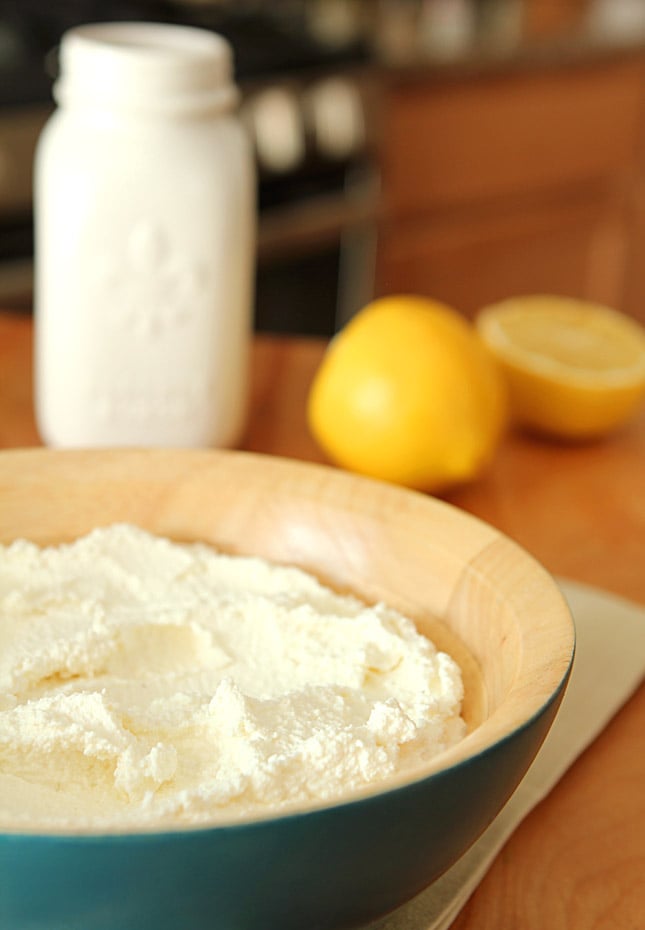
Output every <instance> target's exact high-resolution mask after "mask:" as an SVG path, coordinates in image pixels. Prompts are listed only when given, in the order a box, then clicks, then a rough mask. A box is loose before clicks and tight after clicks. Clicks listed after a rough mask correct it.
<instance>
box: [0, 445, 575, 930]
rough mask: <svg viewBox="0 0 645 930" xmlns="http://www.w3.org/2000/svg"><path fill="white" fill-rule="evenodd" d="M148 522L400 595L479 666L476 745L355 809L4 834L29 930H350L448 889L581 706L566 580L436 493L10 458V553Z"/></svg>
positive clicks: (134, 457) (472, 682)
mask: <svg viewBox="0 0 645 930" xmlns="http://www.w3.org/2000/svg"><path fill="white" fill-rule="evenodd" d="M115 522H131V523H135V524H137V525H139V526H141V527H143V528H145V529H148V530H150V531H152V532H154V533H158V534H163V535H166V536H169V537H172V538H174V539H177V540H195V539H198V540H202V541H206V542H210V543H213V544H214V545H216V546H217V547H218V548H219V549H222V550H225V551H229V552H234V553H241V554H253V555H259V556H262V557H264V558H267V559H270V560H272V561H275V562H282V563H289V564H293V565H297V566H300V567H302V568H304V569H306V570H307V571H310V572H312V573H314V574H315V575H317V576H318V577H319V578H320V579H321V580H322V581H323V582H325V583H327V584H329V585H330V586H332V587H334V588H336V589H338V590H342V591H351V592H353V593H355V594H357V595H358V596H360V597H361V598H363V599H364V600H367V601H369V602H374V601H377V600H383V601H386V602H387V603H389V604H391V605H392V606H394V607H396V608H398V609H400V610H401V611H403V612H404V613H406V614H408V615H409V616H411V617H413V618H414V620H415V621H416V623H417V625H418V627H419V629H420V630H421V631H422V632H425V633H427V634H428V635H429V636H430V637H431V638H432V639H433V640H434V641H435V643H436V644H437V645H438V646H439V647H440V648H442V649H444V650H446V651H448V652H449V653H451V654H452V655H453V657H454V658H455V659H456V660H457V661H458V662H459V663H460V665H461V668H462V672H463V674H464V682H465V687H466V698H465V704H464V715H465V717H466V720H467V723H468V734H467V736H466V737H465V738H464V739H463V740H462V741H461V742H459V743H458V744H457V745H455V746H454V747H452V748H451V749H449V750H447V751H446V752H444V753H442V754H441V755H439V756H438V757H436V758H435V759H433V760H431V761H430V762H429V763H428V764H427V765H425V766H424V767H423V768H421V767H419V768H417V769H415V770H414V771H412V772H407V773H405V775H402V774H399V775H397V776H396V777H393V778H392V779H391V780H390V781H389V782H388V783H387V784H385V785H384V784H379V785H378V786H377V787H372V788H370V789H366V790H364V791H362V792H360V793H357V794H356V795H353V796H352V797H350V798H348V799H346V800H343V802H342V803H337V804H327V805H322V804H321V805H319V806H317V807H311V808H308V809H307V810H301V809H298V808H296V807H294V809H293V810H289V811H287V812H286V813H285V812H282V813H281V814H280V815H279V816H276V817H270V818H267V817H260V818H257V819H255V820H249V821H245V822H243V823H239V822H238V823H231V824H225V825H221V826H214V827H208V826H207V827H197V828H194V829H181V830H177V831H167V830H166V831H165V832H158V833H154V832H153V833H150V832H148V833H138V834H137V833H123V834H114V833H113V834H106V835H103V836H97V835H87V834H66V835H63V834H60V835H53V834H27V833H24V834H17V833H6V834H4V835H3V836H2V837H0V875H1V876H2V882H1V884H0V926H3V927H4V926H7V927H11V930H27V928H29V930H41V928H42V930H45V928H46V930H108V928H109V930H115V928H117V927H118V928H119V930H146V928H148V927H149V928H153V927H154V928H155V930H171V928H172V930H175V928H177V927H181V928H182V930H206V928H208V930H212V928H213V927H215V926H217V927H221V928H235V930H267V928H271V927H280V928H281V930H290V928H293V930H303V928H310V927H314V926H315V927H317V928H319V930H324V928H327V930H339V928H342V927H354V926H359V925H360V924H362V923H365V922H367V921H370V920H374V919H375V918H377V917H378V916H380V915H382V914H384V913H386V912H387V911H389V910H391V909H392V908H394V907H396V906H398V905H400V904H402V903H403V902H404V901H406V900H407V899H409V898H410V897H412V896H413V895H414V894H416V893H417V892H419V891H420V890H421V889H422V888H424V887H426V886H427V885H428V884H430V883H431V882H432V881H433V880H434V879H435V878H436V877H438V875H440V874H441V872H443V871H444V870H445V869H446V868H448V867H449V866H450V865H452V864H453V863H454V862H455V861H456V859H457V858H458V857H459V856H460V855H461V854H462V853H463V852H464V851H465V850H466V849H467V848H468V847H469V846H470V845H471V844H472V843H473V842H474V840H475V839H476V838H477V837H478V836H479V834H480V833H481V832H482V831H483V830H484V829H485V827H486V826H487V825H488V824H489V823H490V822H491V820H492V819H493V818H494V817H495V815H496V814H497V813H498V812H499V810H500V809H501V807H502V806H503V804H504V803H505V802H506V800H507V799H508V797H509V796H510V794H511V793H512V791H513V790H514V788H515V787H516V785H517V783H518V782H519V780H520V779H521V777H522V776H523V774H524V773H525V771H526V769H527V768H528V766H529V764H530V762H531V761H532V759H533V757H534V755H535V753H536V752H537V750H538V748H539V746H540V744H541V742H542V740H543V739H544V736H545V735H546V733H547V731H548V729H549V726H550V725H551V723H552V720H553V718H554V716H555V713H556V710H557V707H558V704H559V702H560V699H561V697H562V694H563V691H564V688H565V685H566V681H567V679H568V675H569V672H570V666H571V662H572V657H573V649H574V630H573V623H572V620H571V617H570V615H569V612H568V610H567V607H566V604H565V602H564V599H563V598H562V596H561V595H560V593H559V591H558V589H557V587H556V585H555V583H554V581H553V580H552V578H551V577H550V576H549V574H548V573H547V572H546V571H545V570H544V569H543V568H542V567H541V566H540V565H539V564H538V563H537V562H536V561H535V560H534V559H532V558H531V557H530V556H529V555H528V554H527V553H526V552H524V551H523V550H522V549H520V548H519V547H518V546H517V545H515V544H514V543H512V542H511V541H510V540H508V539H507V538H505V537H504V536H502V535H501V534H500V533H499V532H497V531H496V530H495V529H493V528H492V527H490V526H488V525H486V524H484V523H482V522H480V521H478V520H476V519H475V518H473V517H471V516H469V515H467V514H465V513H463V512H461V511H459V510H457V509H456V508H454V507H451V506H450V505H448V504H445V503H443V502H441V501H438V500H436V499H433V498H430V497H427V496H425V495H422V494H418V493H415V492H411V491H406V490H403V489H400V488H397V487H394V486H391V485H388V484H384V483H380V482H375V481H371V480H368V479H364V478H359V477H356V476H353V475H349V474H346V473H344V472H341V471H338V470H335V469H332V468H327V467H324V466H317V465H308V464H304V463H299V462H295V461H288V460H282V459H277V458H273V457H269V456H261V455H254V454H248V453H241V452H228V451H226V452H223V451H222V452H220V451H191V450H168V451H166V450H103V451H50V450H25V451H12V452H2V453H0V541H1V542H3V543H6V542H8V541H10V540H12V539H15V538H18V537H24V538H28V539H31V540H33V541H35V542H37V543H40V544H50V543H58V542H62V541H68V540H71V539H74V538H76V537H77V536H79V535H82V534H84V533H86V532H88V531H89V530H91V529H92V528H94V527H96V526H101V525H109V524H111V523H115Z"/></svg>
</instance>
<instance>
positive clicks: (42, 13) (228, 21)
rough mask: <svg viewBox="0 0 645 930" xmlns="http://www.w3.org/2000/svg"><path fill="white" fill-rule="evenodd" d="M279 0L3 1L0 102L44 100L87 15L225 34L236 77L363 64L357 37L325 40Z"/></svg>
mask: <svg viewBox="0 0 645 930" xmlns="http://www.w3.org/2000/svg"><path fill="white" fill-rule="evenodd" d="M260 7H262V9H261V8H260ZM279 8H280V4H279V3H277V4H269V3H265V4H259V3H258V2H255V3H244V2H236V3H224V4H223V3H217V4H207V3H193V4H191V3H186V2H171V0H139V2H125V0H56V2H55V3H51V4H49V3H45V2H43V0H0V106H14V105H15V106H21V105H25V104H30V103H46V102H49V101H50V99H51V82H52V78H53V75H54V73H55V70H56V47H57V46H58V43H59V42H60V38H61V36H62V34H63V33H64V32H65V31H66V30H67V29H70V28H72V27H73V26H76V25H80V24H81V23H88V22H104V21H118V20H143V21H149V22H167V23H175V24H181V25H191V26H198V27H201V28H205V29H212V30H213V31H215V32H218V33H220V34H221V35H224V36H225V37H226V38H227V39H229V41H230V42H231V45H232V47H233V51H234V56H235V71H236V77H237V80H238V81H239V82H242V83H244V82H250V81H256V80H264V79H271V78H275V77H282V76H285V75H289V74H293V73H302V72H305V71H309V70H329V69H332V68H333V67H338V66H342V65H347V64H352V63H360V62H361V61H365V60H367V58H368V57H369V52H368V49H367V46H366V45H363V44H362V43H360V42H357V43H351V44H348V45H345V46H342V47H336V46H333V47H332V46H328V45H325V44H323V43H321V42H320V41H318V40H316V39H315V38H314V37H313V36H312V35H311V33H310V32H309V31H308V30H307V28H306V24H305V22H304V20H303V18H302V17H299V16H294V15H293V13H292V14H291V15H290V16H287V15H286V13H281V12H280V9H279Z"/></svg>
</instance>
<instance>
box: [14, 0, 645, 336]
mask: <svg viewBox="0 0 645 930" xmlns="http://www.w3.org/2000/svg"><path fill="white" fill-rule="evenodd" d="M126 19H138V20H152V21H163V22H175V23H185V24H189V25H197V26H202V27H204V28H207V29H213V30H215V31H217V32H220V33H222V34H223V35H225V36H227V37H228V38H229V39H230V41H231V43H232V45H233V49H234V53H235V61H236V73H237V79H238V82H239V83H240V85H241V88H242V92H243V95H242V112H243V116H244V120H245V123H246V125H247V127H248V131H249V133H250V135H251V137H252V141H253V145H254V149H255V154H256V160H257V166H258V197H259V206H260V233H259V243H258V265H257V281H256V285H257V287H256V292H257V296H256V316H255V325H256V329H258V330H260V331H262V330H265V331H274V332H291V333H302V334H318V335H329V334H331V333H333V332H334V331H336V330H337V329H338V328H339V327H340V326H342V325H343V324H344V322H346V320H347V319H348V318H349V317H350V316H351V315H352V314H353V313H354V312H355V311H356V310H357V309H358V308H359V307H361V306H362V305H363V304H365V303H366V302H367V301H368V300H369V299H371V298H372V297H373V296H376V295H381V294H387V293H396V292H407V293H411V292H414V293H420V294H427V295H430V296H433V297H435V298H438V299H441V300H444V301H446V302H448V303H450V304H453V305H454V306H455V307H457V308H458V309H460V310H461V311H462V312H464V313H465V314H467V315H473V314H474V313H475V312H476V311H477V310H478V309H479V308H480V307H481V306H483V305H484V304H486V303H489V302H492V301H496V300H500V299H503V298H505V297H507V296H509V295H512V294H519V293H531V292H533V293H535V292H553V293H560V294H567V295H571V296H576V297H581V298H587V299H592V300H596V301H600V302H604V303H608V304H611V305H612V306H615V307H617V308H619V309H622V310H624V311H626V312H627V313H629V314H631V315H633V316H635V317H637V318H639V319H640V320H641V321H645V271H644V270H643V269H644V267H645V266H644V262H643V257H644V256H645V157H644V155H645V152H644V151H643V142H644V138H643V136H644V130H645V109H644V107H643V103H644V93H643V92H644V89H645V0H273V2H268V0H266V2H259V0H255V2H251V0H228V2H227V0H201V2H196V0H192V2H188V0H173V2H161V0H139V2H126V0H59V2H56V3H55V4H54V3H52V4H45V3H43V2H41V0H14V2H9V0H0V306H4V307H8V308H9V307H11V308H20V309H23V310H24V311H25V312H29V311H30V310H31V302H32V265H33V235H32V219H33V218H32V193H31V184H32V174H31V169H32V161H33V153H34V146H35V143H36V140H37V137H38V134H39V132H40V130H41V127H42V125H43V123H44V121H45V120H46V118H47V116H48V115H49V113H50V112H51V109H52V106H53V104H52V98H51V85H52V81H53V79H54V77H55V75H56V69H57V45H58V42H59V40H60V37H61V35H62V33H63V32H64V31H65V30H66V29H68V28H70V27H71V26H74V25H77V24H79V23H83V22H91V21H105V20H126Z"/></svg>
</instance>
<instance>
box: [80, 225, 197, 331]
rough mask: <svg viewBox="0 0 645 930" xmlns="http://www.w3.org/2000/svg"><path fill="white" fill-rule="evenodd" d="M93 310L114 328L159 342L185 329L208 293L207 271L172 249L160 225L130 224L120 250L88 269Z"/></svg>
mask: <svg viewBox="0 0 645 930" xmlns="http://www.w3.org/2000/svg"><path fill="white" fill-rule="evenodd" d="M88 273H89V276H90V280H91V282H92V289H93V290H94V291H95V295H96V305H98V306H99V307H104V308H105V312H106V316H107V318H108V319H109V321H110V323H111V324H112V325H113V326H116V327H117V328H118V329H121V330H125V331H127V332H128V333H130V334H131V335H133V336H135V337H136V338H159V337H161V336H162V335H165V334H167V333H169V332H173V331H175V330H176V329H180V328H182V327H183V326H185V325H187V324H189V323H190V322H191V320H193V319H194V318H195V316H196V314H198V312H199V309H200V304H201V303H202V302H203V300H204V298H205V296H206V293H207V272H206V269H205V267H204V266H203V265H202V264H200V263H197V262H195V261H193V260H191V259H190V258H189V257H188V256H187V255H183V254H182V253H181V252H180V251H176V250H174V249H173V246H172V243H171V241H170V238H169V236H167V235H166V233H165V232H164V231H163V229H162V228H161V227H160V225H159V224H158V223H155V222H154V221H152V220H148V219H142V220H139V221H138V222H137V223H135V224H134V226H133V228H132V230H131V232H130V233H129V235H128V236H127V237H126V239H125V241H124V242H123V243H122V245H121V248H119V247H117V249H116V250H115V251H114V252H112V253H111V254H103V255H102V256H100V257H99V258H97V259H96V260H95V261H94V263H93V265H92V266H91V267H90V269H88Z"/></svg>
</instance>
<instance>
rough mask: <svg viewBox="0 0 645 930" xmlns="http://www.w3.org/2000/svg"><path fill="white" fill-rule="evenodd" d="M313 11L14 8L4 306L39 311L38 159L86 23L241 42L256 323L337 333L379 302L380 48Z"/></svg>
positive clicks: (2, 232) (1, 259) (7, 92)
mask: <svg viewBox="0 0 645 930" xmlns="http://www.w3.org/2000/svg"><path fill="white" fill-rule="evenodd" d="M306 8H307V3H306V0H302V2H301V3H297V2H294V0H282V2H275V3H271V4H268V3H261V2H259V0H255V2H251V0H237V2H235V0H232V2H224V0H212V2H208V0H201V2H197V0H195V2H185V0H173V2H170V0H139V2H124V0H57V2H56V3H55V4H54V3H52V4H45V3H43V2H42V0H3V2H1V3H0V305H2V306H6V307H12V308H16V309H24V310H26V311H29V310H30V309H31V300H32V267H33V216H32V163H33V155H34V150H35V145H36V141H37V139H38V136H39V134H40V131H41V129H42V126H43V124H44V122H45V121H46V119H47V117H48V116H49V114H50V113H51V110H52V108H53V102H52V96H51V89H52V82H53V80H54V79H55V76H56V73H57V48H58V44H59V42H60V38H61V36H62V34H63V33H64V32H65V31H66V30H67V29H69V28H72V27H73V26H75V25H79V24H81V23H86V22H101V21H118V20H144V21H155V22H169V23H175V24H183V25H191V26H197V27H200V28H205V29H210V30H213V31H215V32H218V33H220V34H221V35H224V36H225V37H226V38H227V39H228V40H229V41H230V43H231V45H232V48H233V52H234V58H235V71H236V78H237V81H238V84H239V85H240V87H241V90H242V104H241V114H242V118H243V119H244V121H245V124H246V126H247V128H248V131H249V134H250V135H251V138H252V140H253V144H254V148H255V153H256V160H257V168H258V178H259V181H258V202H259V206H260V224H259V243H258V263H257V264H258V270H257V282H256V283H257V287H256V291H257V301H256V328H257V329H260V330H274V331H279V332H284V331H287V332H299V333H305V334H308V333H315V334H325V335H328V334H330V333H331V332H333V331H335V329H337V328H338V327H339V326H340V325H342V323H344V322H345V320H346V319H347V318H348V317H349V316H350V315H351V314H352V313H353V312H354V310H355V309H357V308H358V306H359V305H361V304H362V303H364V302H366V300H367V299H369V297H370V296H371V281H372V258H373V253H374V218H375V214H376V210H377V204H378V186H379V185H378V175H377V170H376V159H375V146H376V143H377V137H378V109H379V97H380V89H379V81H378V77H377V71H376V69H375V67H374V66H373V63H372V60H371V55H370V49H369V45H368V43H366V42H365V41H363V40H362V39H360V38H359V39H355V38H354V39H351V40H349V41H346V42H342V43H333V44H332V43H330V42H324V41H321V40H320V39H319V38H317V37H316V36H315V35H314V34H313V32H312V31H311V29H310V28H309V26H308V20H307V15H306Z"/></svg>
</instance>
